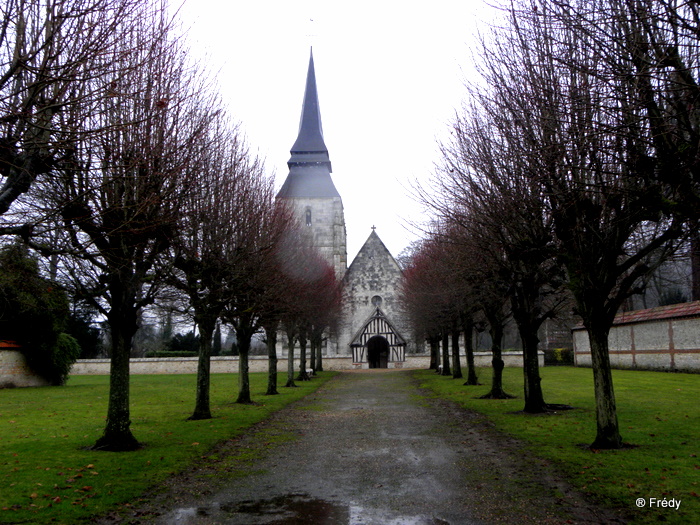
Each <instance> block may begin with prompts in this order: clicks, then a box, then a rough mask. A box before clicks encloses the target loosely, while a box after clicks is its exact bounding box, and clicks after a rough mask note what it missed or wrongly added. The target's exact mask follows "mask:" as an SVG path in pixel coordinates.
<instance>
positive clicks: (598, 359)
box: [586, 325, 622, 449]
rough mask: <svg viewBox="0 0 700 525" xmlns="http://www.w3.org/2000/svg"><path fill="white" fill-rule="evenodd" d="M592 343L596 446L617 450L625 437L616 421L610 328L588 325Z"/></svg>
mask: <svg viewBox="0 0 700 525" xmlns="http://www.w3.org/2000/svg"><path fill="white" fill-rule="evenodd" d="M586 328H587V330H588V337H589V340H590V343H591V360H592V365H593V385H594V389H595V408H596V427H597V433H596V438H595V441H594V442H593V443H592V444H591V448H593V449H616V448H621V447H622V437H621V436H620V427H619V424H618V421H617V407H616V404H615V391H614V389H613V378H612V369H611V368H610V355H609V353H608V333H609V331H610V328H609V327H605V326H603V327H602V328H600V327H596V326H594V325H591V326H590V327H588V326H587V327H586Z"/></svg>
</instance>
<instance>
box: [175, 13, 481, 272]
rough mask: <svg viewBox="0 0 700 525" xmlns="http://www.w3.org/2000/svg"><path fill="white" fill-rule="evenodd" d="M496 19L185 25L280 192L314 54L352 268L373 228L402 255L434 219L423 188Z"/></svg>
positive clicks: (245, 16)
mask: <svg viewBox="0 0 700 525" xmlns="http://www.w3.org/2000/svg"><path fill="white" fill-rule="evenodd" d="M490 13H491V10H490V9H489V8H488V7H487V6H486V4H485V2H483V1H482V0H461V1H459V0H431V1H429V2H414V3H407V2H399V1H395V0H391V1H383V0H354V1H352V2H348V1H344V2H339V1H331V0H317V1H314V0H294V1H284V0H267V1H266V0H256V1H250V0H241V1H239V0H235V1H231V0H185V4H184V6H183V8H182V11H181V18H182V20H183V21H184V23H185V25H186V26H188V27H189V28H190V29H189V35H190V40H191V42H192V45H193V47H194V50H195V52H196V53H202V56H204V53H206V60H207V64H208V65H209V67H210V69H211V70H212V71H213V72H215V73H216V74H217V78H218V82H219V85H220V89H221V91H222V94H223V96H224V98H225V101H226V102H227V103H228V105H229V107H230V110H231V113H232V115H233V116H234V117H235V118H236V119H237V120H239V121H240V122H241V123H242V126H243V130H244V131H245V133H246V135H247V137H248V141H249V143H250V144H251V146H252V147H253V148H254V150H255V151H257V152H258V153H259V154H260V155H261V156H263V157H265V159H266V165H267V167H268V169H269V170H270V171H271V172H272V171H274V173H275V178H276V184H277V187H278V188H279V187H280V186H281V185H282V183H283V182H284V179H285V177H286V176H287V164H286V163H287V160H288V159H289V149H290V148H291V146H292V144H293V143H294V140H295V139H296V136H297V132H298V128H299V117H300V114H301V105H302V98H303V94H304V83H305V77H306V72H307V66H308V60H309V49H310V47H311V46H312V45H313V53H314V63H315V66H316V80H317V85H318V91H319V101H320V106H321V116H322V120H323V131H324V138H325V142H326V145H327V146H328V150H329V154H330V158H331V162H332V165H333V174H332V176H333V181H334V183H335V185H336V188H337V189H338V191H339V192H340V195H341V197H342V199H343V205H344V209H345V222H346V227H347V238H348V246H347V248H348V263H350V262H351V261H352V259H353V258H354V257H355V255H356V254H357V251H358V250H359V249H360V248H361V246H362V244H363V243H364V241H365V240H366V238H367V236H368V235H369V234H370V232H371V227H372V226H373V225H374V226H376V227H377V233H378V234H379V236H380V237H381V239H382V240H383V241H384V243H385V244H386V245H387V247H388V248H389V250H390V251H391V252H392V254H393V255H394V256H397V255H398V254H399V252H400V251H401V250H402V249H403V248H404V247H405V246H407V245H408V244H409V243H410V242H411V241H412V240H414V239H416V238H418V237H419V236H420V233H419V232H416V231H415V229H413V228H411V227H410V226H409V225H408V223H410V222H416V221H421V219H422V215H421V208H420V206H419V205H418V204H416V203H415V202H414V201H413V199H412V198H411V196H410V195H409V193H410V188H411V185H412V181H413V180H415V179H421V180H425V179H427V178H428V177H429V176H430V174H431V173H432V171H433V164H434V163H435V162H437V161H438V160H439V154H438V149H437V141H438V140H439V139H440V138H444V137H445V136H446V134H447V132H448V122H449V120H450V119H451V117H452V115H453V114H454V110H455V108H457V107H459V106H460V104H461V101H462V98H463V97H464V87H463V83H464V80H465V79H466V78H468V77H469V76H470V75H471V74H472V73H470V68H471V64H470V62H471V58H470V57H471V52H470V48H471V46H472V43H473V42H474V35H475V32H476V31H477V30H478V28H482V29H483V28H484V27H485V26H484V25H483V21H485V20H488V19H489V18H490Z"/></svg>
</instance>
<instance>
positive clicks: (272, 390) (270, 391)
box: [265, 326, 279, 396]
mask: <svg viewBox="0 0 700 525" xmlns="http://www.w3.org/2000/svg"><path fill="white" fill-rule="evenodd" d="M265 336H266V338H267V392H265V395H267V396H274V395H276V394H279V392H277V327H276V326H275V327H272V328H266V329H265Z"/></svg>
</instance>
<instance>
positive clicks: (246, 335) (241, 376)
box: [236, 326, 253, 405]
mask: <svg viewBox="0 0 700 525" xmlns="http://www.w3.org/2000/svg"><path fill="white" fill-rule="evenodd" d="M251 332H252V331H251V330H250V329H249V327H247V326H246V327H241V328H237V329H236V339H237V340H238V399H236V403H240V404H244V405H247V404H251V403H252V402H253V400H252V399H251V397H250V367H249V362H248V356H249V355H250V340H251V338H252V336H253V334H252V333H251Z"/></svg>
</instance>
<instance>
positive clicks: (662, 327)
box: [572, 301, 700, 372]
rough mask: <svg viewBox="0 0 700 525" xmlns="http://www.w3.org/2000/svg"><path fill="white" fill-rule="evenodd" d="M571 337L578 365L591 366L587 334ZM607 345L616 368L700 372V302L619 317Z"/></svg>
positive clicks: (582, 331) (576, 333) (581, 332)
mask: <svg viewBox="0 0 700 525" xmlns="http://www.w3.org/2000/svg"><path fill="white" fill-rule="evenodd" d="M572 333H573V339H574V363H575V365H576V366H591V346H590V342H589V339H588V333H587V332H586V330H585V329H584V328H583V326H576V327H574V328H573V330H572ZM608 343H609V345H610V364H611V366H612V367H613V368H628V369H638V370H664V371H679V372H700V301H694V302H692V303H682V304H675V305H670V306H659V307H657V308H650V309H647V310H636V311H632V312H623V313H621V314H618V315H617V316H616V317H615V322H614V324H613V327H612V328H611V329H610V335H609V336H608Z"/></svg>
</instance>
